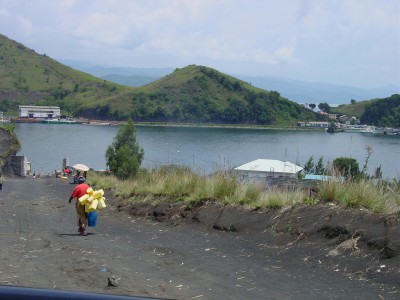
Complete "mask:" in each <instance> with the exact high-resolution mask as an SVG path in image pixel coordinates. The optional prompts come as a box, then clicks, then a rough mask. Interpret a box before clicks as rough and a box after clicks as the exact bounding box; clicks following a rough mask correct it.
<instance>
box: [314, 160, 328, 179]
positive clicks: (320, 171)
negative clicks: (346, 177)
mask: <svg viewBox="0 0 400 300" xmlns="http://www.w3.org/2000/svg"><path fill="white" fill-rule="evenodd" d="M325 173H326V169H325V166H324V157H323V156H321V157H320V158H319V160H318V163H317V165H316V166H315V174H318V175H324V174H325Z"/></svg>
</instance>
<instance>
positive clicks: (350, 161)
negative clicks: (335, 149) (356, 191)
mask: <svg viewBox="0 0 400 300" xmlns="http://www.w3.org/2000/svg"><path fill="white" fill-rule="evenodd" d="M333 167H334V168H335V169H336V170H338V171H339V172H340V174H342V175H343V176H345V177H346V178H347V179H356V178H358V177H359V175H360V168H359V166H358V162H357V160H356V159H354V158H349V157H339V158H336V159H334V160H333Z"/></svg>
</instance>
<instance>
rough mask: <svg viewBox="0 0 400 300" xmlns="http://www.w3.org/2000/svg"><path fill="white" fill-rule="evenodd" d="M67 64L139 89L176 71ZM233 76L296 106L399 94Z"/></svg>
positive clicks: (389, 90) (398, 89) (396, 90)
mask: <svg viewBox="0 0 400 300" xmlns="http://www.w3.org/2000/svg"><path fill="white" fill-rule="evenodd" d="M65 64H67V65H70V66H71V67H74V68H76V69H78V70H81V71H83V72H87V73H89V74H92V75H94V76H97V77H100V78H103V79H106V80H110V81H112V82H116V83H119V84H124V85H129V86H133V87H139V86H142V85H145V84H148V83H151V82H153V81H156V80H158V79H160V78H161V77H163V76H165V75H168V74H170V73H171V72H172V71H173V70H174V69H173V68H129V67H126V68H121V67H101V66H96V65H90V64H85V63H80V62H76V61H75V62H74V61H65ZM230 75H231V76H234V77H236V78H238V79H240V80H243V81H246V82H249V83H251V84H252V85H254V86H255V87H258V88H261V89H265V90H268V91H273V90H274V91H278V92H279V93H280V94H281V95H282V96H283V97H285V98H288V99H290V100H292V101H295V102H297V103H308V104H310V103H315V104H317V105H318V103H323V102H326V103H328V104H330V105H333V106H335V105H339V104H349V103H350V102H351V100H352V99H353V100H356V101H364V100H369V99H375V98H385V97H388V96H390V95H392V94H397V93H400V87H396V86H394V85H388V86H385V87H379V88H360V87H352V86H341V85H334V84H329V83H321V82H306V81H301V80H292V79H285V78H276V77H272V76H246V75H241V74H230Z"/></svg>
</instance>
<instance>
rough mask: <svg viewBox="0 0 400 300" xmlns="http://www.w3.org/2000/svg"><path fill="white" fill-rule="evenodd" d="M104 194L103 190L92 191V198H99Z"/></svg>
mask: <svg viewBox="0 0 400 300" xmlns="http://www.w3.org/2000/svg"><path fill="white" fill-rule="evenodd" d="M103 195H104V191H103V190H97V191H94V192H93V195H92V196H93V198H94V199H100V198H101V197H103Z"/></svg>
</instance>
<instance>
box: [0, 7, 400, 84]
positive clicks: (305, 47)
mask: <svg viewBox="0 0 400 300" xmlns="http://www.w3.org/2000/svg"><path fill="white" fill-rule="evenodd" d="M0 33H1V34H4V35H6V36H7V37H9V38H11V39H13V40H16V41H18V42H21V43H22V44H24V45H25V46H27V47H29V48H32V49H34V50H35V51H36V52H38V53H40V54H43V53H45V54H47V55H48V56H50V57H52V58H54V59H57V60H74V61H81V62H88V63H92V64H96V65H102V66H127V67H145V68H146V67H173V68H177V67H178V68H180V67H184V66H187V65H189V64H197V65H204V66H208V67H212V68H215V69H217V70H219V71H222V72H225V73H228V74H243V75H270V76H276V77H281V78H291V79H297V80H303V81H315V82H326V83H333V84H341V85H351V86H359V87H379V86H383V85H388V84H395V85H397V86H399V87H400V1H399V0H0Z"/></svg>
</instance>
